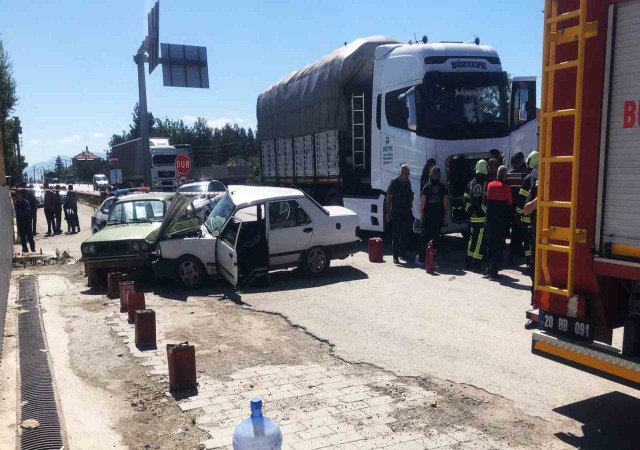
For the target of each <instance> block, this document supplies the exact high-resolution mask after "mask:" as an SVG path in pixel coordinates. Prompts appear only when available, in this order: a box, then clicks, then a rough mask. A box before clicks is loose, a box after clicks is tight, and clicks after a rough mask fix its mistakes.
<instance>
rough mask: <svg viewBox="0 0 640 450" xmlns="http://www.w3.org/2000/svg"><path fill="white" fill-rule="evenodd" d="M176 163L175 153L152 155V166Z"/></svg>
mask: <svg viewBox="0 0 640 450" xmlns="http://www.w3.org/2000/svg"><path fill="white" fill-rule="evenodd" d="M175 163H176V155H153V165H154V166H173V165H175Z"/></svg>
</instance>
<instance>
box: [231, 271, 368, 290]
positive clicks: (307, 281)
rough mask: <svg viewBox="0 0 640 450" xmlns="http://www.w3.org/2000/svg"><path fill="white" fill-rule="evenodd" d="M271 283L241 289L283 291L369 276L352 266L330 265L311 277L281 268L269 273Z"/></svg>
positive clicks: (301, 272)
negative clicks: (318, 275)
mask: <svg viewBox="0 0 640 450" xmlns="http://www.w3.org/2000/svg"><path fill="white" fill-rule="evenodd" d="M270 278H271V284H270V285H268V286H255V287H250V288H245V289H243V290H246V291H250V292H284V291H294V290H297V289H308V288H316V287H321V286H328V285H331V284H337V283H342V282H345V281H358V280H366V279H367V278H369V275H367V274H366V273H365V272H363V271H362V270H360V269H356V268H355V267H352V266H336V267H331V268H329V270H328V271H327V273H326V274H325V275H323V276H320V277H312V276H309V275H308V274H306V273H305V272H303V271H302V270H300V269H295V270H282V271H279V272H273V273H271V274H270Z"/></svg>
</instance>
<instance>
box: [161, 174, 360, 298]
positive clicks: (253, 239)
mask: <svg viewBox="0 0 640 450" xmlns="http://www.w3.org/2000/svg"><path fill="white" fill-rule="evenodd" d="M183 214H184V213H183V212H179V211H175V217H173V218H172V217H167V218H166V219H165V220H166V221H168V223H167V226H166V228H165V229H172V221H173V220H178V218H179V216H180V215H183ZM358 228H359V223H358V216H357V215H356V213H354V212H353V211H351V210H349V209H346V208H343V207H340V206H328V207H322V206H320V205H319V204H318V203H317V202H316V201H315V200H313V199H311V198H310V197H308V196H307V195H306V194H305V193H303V192H302V191H299V190H297V189H287V188H274V187H258V186H231V187H230V188H229V190H228V192H227V193H225V194H224V195H222V196H221V197H220V200H219V201H218V202H217V204H216V205H215V207H214V208H213V210H212V211H211V214H210V215H209V217H208V219H207V221H206V223H205V224H204V225H203V226H202V227H194V228H193V229H190V230H189V229H186V228H184V227H183V228H182V229H181V231H179V232H175V233H166V234H161V235H160V238H159V243H158V245H157V248H156V255H157V256H158V259H157V260H156V261H155V262H154V263H153V270H154V273H155V274H156V276H158V277H173V278H176V279H177V280H178V281H180V282H181V283H182V284H183V285H184V286H186V287H197V286H199V285H201V284H202V282H203V281H205V279H206V278H207V277H208V276H209V275H214V274H221V275H222V276H224V277H225V278H226V279H227V280H228V281H229V282H230V283H231V284H232V285H234V286H237V285H238V284H240V283H243V284H251V283H252V282H253V281H254V280H255V279H256V278H257V277H261V276H265V275H267V274H268V272H269V270H273V269H279V268H286V267H296V266H297V267H300V268H302V269H303V270H305V271H306V272H307V273H309V274H310V275H321V274H323V273H324V272H326V271H327V270H328V269H329V265H330V262H331V260H332V259H345V258H346V257H348V256H349V255H351V254H353V253H354V252H355V251H356V250H357V248H358V247H359V244H360V240H359V239H358Z"/></svg>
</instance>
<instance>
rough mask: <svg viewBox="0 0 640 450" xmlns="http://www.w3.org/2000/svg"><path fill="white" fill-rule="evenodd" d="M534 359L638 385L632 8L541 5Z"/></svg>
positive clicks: (637, 144)
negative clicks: (540, 89) (542, 45)
mask: <svg viewBox="0 0 640 450" xmlns="http://www.w3.org/2000/svg"><path fill="white" fill-rule="evenodd" d="M544 15H545V18H544V51H543V77H542V99H541V113H540V138H539V139H540V140H539V151H540V162H539V169H538V170H539V174H538V204H537V227H536V238H535V241H536V242H535V243H536V248H535V281H534V308H536V309H534V310H532V311H529V312H528V315H529V317H531V318H533V319H534V320H537V321H538V329H537V330H535V331H534V332H533V336H532V351H533V353H534V354H536V355H540V356H543V357H546V358H550V359H553V360H556V361H558V362H561V363H564V364H568V365H571V366H574V367H576V368H578V369H581V370H585V371H589V372H592V373H594V374H597V375H599V376H602V377H606V378H609V379H612V380H615V381H619V382H621V383H624V384H626V385H629V386H632V387H635V388H638V387H639V386H640V358H639V356H640V201H639V199H638V195H639V194H640V190H639V189H638V185H639V183H640V0H619V1H613V0H546V1H545V12H544Z"/></svg>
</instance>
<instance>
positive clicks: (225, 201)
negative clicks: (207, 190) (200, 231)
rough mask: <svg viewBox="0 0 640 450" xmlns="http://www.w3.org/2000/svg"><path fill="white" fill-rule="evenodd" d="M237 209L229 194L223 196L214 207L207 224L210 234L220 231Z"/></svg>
mask: <svg viewBox="0 0 640 450" xmlns="http://www.w3.org/2000/svg"><path fill="white" fill-rule="evenodd" d="M234 209H235V205H234V204H233V202H232V201H231V196H230V195H229V193H228V192H227V193H226V194H224V195H223V196H222V198H221V199H220V201H218V203H217V204H216V206H214V208H213V209H212V210H211V214H209V218H208V219H207V222H206V223H205V225H206V227H207V229H208V230H209V232H210V233H213V232H214V231H218V232H219V231H220V230H221V229H222V227H223V226H224V224H225V223H227V220H228V219H229V217H231V213H232V212H233V210H234Z"/></svg>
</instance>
